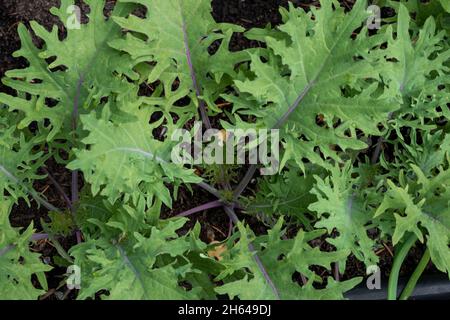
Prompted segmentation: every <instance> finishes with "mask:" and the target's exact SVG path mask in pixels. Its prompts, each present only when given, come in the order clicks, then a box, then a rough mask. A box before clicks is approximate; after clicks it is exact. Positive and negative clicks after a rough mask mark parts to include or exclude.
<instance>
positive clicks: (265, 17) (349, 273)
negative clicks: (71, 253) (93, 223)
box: [0, 0, 440, 300]
mask: <svg viewBox="0 0 450 320" xmlns="http://www.w3.org/2000/svg"><path fill="white" fill-rule="evenodd" d="M107 2H108V4H107V6H106V9H105V10H106V11H108V8H112V7H114V3H115V1H107ZM58 3H59V1H57V0H32V1H30V0H2V1H0V39H1V40H2V41H1V43H0V78H3V77H4V75H5V72H6V71H8V70H13V69H18V68H23V67H25V66H27V62H26V60H25V59H23V58H13V56H12V53H13V52H14V51H16V50H18V49H19V48H20V40H19V37H18V33H17V26H18V24H19V23H24V24H25V25H26V26H27V27H29V25H30V24H29V22H30V21H32V20H35V21H37V22H38V23H39V24H41V25H43V26H45V27H46V28H51V27H52V26H53V25H55V24H56V25H59V26H60V27H61V24H60V22H59V20H58V18H57V17H55V16H53V15H51V14H50V13H49V9H50V8H51V7H54V6H58ZM77 3H78V1H77ZM341 3H342V6H343V7H345V8H346V10H350V9H351V8H352V6H353V4H354V1H351V0H348V1H341ZM293 4H294V6H300V7H302V8H305V9H308V7H309V6H315V5H317V4H318V1H293ZM280 6H284V7H287V6H288V1H285V0H277V1H265V0H253V1H249V0H228V1H223V0H213V1H212V7H213V17H214V18H215V19H216V21H217V22H229V23H234V24H236V25H239V26H242V27H244V28H245V29H246V30H249V29H251V28H253V27H259V28H262V27H265V26H266V25H267V24H269V23H270V24H271V25H272V26H275V25H278V24H280V23H281V15H280V13H279V7H280ZM83 8H86V6H82V9H83ZM391 13H392V11H389V10H386V9H383V14H384V15H385V16H386V15H389V14H391ZM34 40H35V44H36V45H41V44H42V43H41V42H40V41H39V40H38V39H37V38H35V39H34ZM259 46H261V43H260V42H259V41H256V40H249V39H247V38H245V36H244V35H243V34H242V33H239V34H237V35H235V36H233V38H232V41H231V44H230V48H231V50H232V51H234V52H237V51H240V50H243V49H247V48H257V47H259ZM0 92H6V93H9V94H14V91H13V90H12V89H11V88H9V87H7V86H5V85H3V84H0ZM212 121H217V120H214V119H212ZM373 152H374V151H373V149H370V150H368V151H367V156H372V154H373ZM384 152H386V154H389V153H394V152H396V151H395V150H384ZM45 164H46V168H47V170H48V172H50V173H51V175H52V177H53V179H54V180H56V181H57V184H55V183H54V181H52V179H50V178H46V179H43V180H36V181H35V183H34V189H35V190H36V191H37V192H39V193H40V194H42V195H44V196H45V198H46V199H47V200H48V202H49V203H50V204H52V205H54V206H55V207H57V208H64V207H65V206H66V203H65V201H64V199H63V197H62V195H61V192H59V191H58V190H57V187H56V185H59V186H61V187H62V188H63V189H64V191H65V192H66V193H67V194H70V191H71V172H70V171H69V170H68V169H66V168H65V167H64V166H63V165H61V164H58V163H57V162H56V161H54V160H53V159H49V160H47V161H46V163H45ZM246 168H248V167H247V166H245V167H244V168H243V169H242V170H240V171H238V177H237V178H236V180H237V181H239V180H240V179H241V178H242V177H243V175H244V174H245V172H246V170H245V169H246ZM39 173H40V174H45V172H44V171H42V169H40V171H39ZM83 184H84V181H83V178H82V177H81V176H80V178H79V185H80V187H82V186H83ZM257 191H258V190H257V189H256V184H255V181H254V180H252V182H251V183H250V189H249V190H247V191H246V194H248V195H252V194H253V193H254V192H257ZM213 200H215V198H214V197H213V196H212V195H211V194H209V193H208V192H206V191H205V190H203V189H201V188H198V187H196V186H194V187H193V192H191V191H190V190H188V189H187V188H186V187H181V188H180V190H179V194H178V197H177V198H176V199H175V201H174V203H173V206H172V208H171V209H169V208H168V207H167V206H163V209H162V213H161V218H169V217H173V216H175V215H177V214H179V213H182V212H184V211H186V210H189V209H191V208H194V207H197V206H199V205H201V204H204V203H207V202H209V201H213ZM238 216H239V218H240V219H241V220H246V222H247V223H249V225H250V227H251V229H252V230H253V232H254V233H255V234H256V235H263V234H266V232H267V230H268V228H267V226H266V225H265V224H264V223H262V222H261V221H260V219H258V218H257V217H256V216H249V215H246V214H245V213H241V212H238ZM41 219H43V220H44V221H47V222H49V217H48V210H47V209H46V208H44V207H42V206H41V207H40V208H38V206H37V203H36V202H35V201H32V202H31V208H29V207H28V205H27V204H26V203H25V201H24V200H23V199H21V200H20V201H19V204H18V205H15V206H14V208H13V210H12V214H11V216H10V221H11V224H12V226H14V227H24V228H25V227H28V226H29V224H30V223H31V222H33V223H34V226H35V228H36V230H37V232H43V229H42V225H41ZM197 221H198V222H200V224H201V233H200V238H201V239H202V240H203V241H204V242H207V243H211V242H213V241H224V240H225V239H227V237H228V235H229V231H230V230H229V229H230V226H229V217H228V216H227V214H226V212H225V211H224V210H223V209H222V208H215V209H212V210H204V211H201V212H199V213H196V214H194V215H192V216H190V221H189V222H188V223H187V224H186V225H185V226H184V227H183V229H182V230H181V231H179V233H180V234H183V233H187V232H188V231H189V230H191V229H192V228H193V227H194V225H195V223H196V222H197ZM297 231H298V229H296V230H294V231H293V232H297ZM373 236H374V237H376V236H377V235H376V234H374V235H373ZM59 240H60V243H61V245H62V246H63V247H64V249H66V250H69V249H70V248H71V247H72V246H73V245H75V244H76V243H77V239H76V235H75V234H72V235H70V236H67V237H61V238H60V239H59ZM313 246H315V247H319V248H321V249H322V250H324V251H330V252H332V251H334V249H333V247H332V246H331V245H330V244H329V243H327V242H326V241H325V237H323V238H320V239H316V240H314V243H313ZM33 250H34V251H35V252H38V253H40V254H42V259H43V261H46V262H47V263H49V264H51V265H52V266H54V267H55V268H54V269H53V270H52V271H50V272H48V273H47V280H48V283H49V290H48V292H47V294H45V295H44V296H42V299H51V300H53V299H71V298H75V297H76V294H75V293H74V292H69V291H66V290H65V288H64V287H61V286H60V285H61V281H63V279H64V274H65V273H66V269H65V268H64V267H56V266H55V264H54V257H55V256H58V252H57V250H56V249H55V247H54V246H53V245H52V243H51V241H49V240H41V241H39V242H37V243H36V244H35V245H34V247H33ZM424 251H425V246H422V245H418V246H416V247H415V248H413V249H412V250H411V251H410V252H409V253H408V255H407V258H406V260H405V262H404V264H403V266H402V268H401V272H400V275H401V276H403V277H409V276H410V275H411V274H412V272H413V271H414V270H415V268H416V266H417V264H418V263H419V261H420V259H421V257H422V256H423V254H424ZM394 253H395V250H394V247H393V245H392V243H390V242H386V243H383V247H382V248H380V250H378V251H377V252H376V255H377V256H378V257H379V259H380V262H379V267H380V269H381V272H382V277H383V278H385V279H386V278H387V277H389V273H390V269H391V267H392V263H393V254H394ZM316 270H317V272H318V273H319V274H320V276H322V277H323V278H324V279H326V278H327V277H328V276H331V277H335V278H336V280H338V281H344V280H347V279H351V278H354V277H356V276H362V277H365V276H366V274H365V273H366V270H365V266H364V263H362V262H361V261H359V260H358V259H356V258H355V257H353V256H351V257H350V258H349V259H348V260H347V265H346V270H345V272H344V273H343V274H341V275H337V272H336V270H326V269H325V268H320V267H317V269H316ZM424 274H425V275H434V274H440V272H439V271H438V270H437V269H436V267H435V266H434V265H433V264H432V263H429V264H428V266H427V267H426V270H425V273H424ZM66 294H67V295H66Z"/></svg>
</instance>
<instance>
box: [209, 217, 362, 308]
mask: <svg viewBox="0 0 450 320" xmlns="http://www.w3.org/2000/svg"><path fill="white" fill-rule="evenodd" d="M282 226H283V219H280V220H279V221H278V223H277V224H276V225H275V227H274V228H273V229H272V230H270V231H269V232H268V235H267V236H260V237H258V238H256V239H255V241H254V242H255V243H256V246H255V247H256V248H257V249H256V252H257V254H258V255H259V256H260V258H261V261H262V263H263V265H264V266H265V268H266V269H267V272H268V275H269V276H270V278H271V279H272V281H273V283H274V285H275V287H276V288H277V290H278V291H279V295H280V298H281V299H289V300H292V299H296V300H298V299H300V300H304V299H305V300H306V299H342V298H343V293H344V292H345V291H347V290H350V289H351V288H353V287H354V286H355V285H357V284H358V283H359V282H360V281H361V279H360V278H354V279H352V280H349V281H344V282H341V283H335V282H334V281H333V280H332V279H328V285H327V287H326V288H325V289H316V288H314V286H313V284H314V283H315V282H316V281H319V282H320V277H319V276H318V275H317V274H316V273H315V272H314V271H312V270H311V268H310V267H311V266H321V267H324V268H327V269H330V268H331V266H330V264H331V263H332V262H334V261H337V260H341V259H343V258H345V257H346V256H347V255H348V253H349V252H348V250H340V251H336V252H322V251H320V249H319V248H312V247H311V246H310V245H309V244H308V242H309V241H311V240H313V239H315V238H317V237H318V236H320V235H321V233H322V232H321V231H314V232H304V231H302V230H300V231H299V233H298V234H297V236H296V237H295V239H289V240H282V239H281V238H282V236H283V234H284V231H282ZM238 227H239V233H240V239H239V241H238V243H237V244H236V245H235V246H234V247H233V248H232V249H231V250H229V252H228V254H227V255H225V259H224V261H223V262H222V263H223V265H224V266H225V270H224V271H222V272H221V273H220V274H219V276H218V277H217V278H216V280H222V281H224V282H225V284H224V285H223V286H220V287H218V288H217V289H216V291H217V292H218V293H220V294H228V295H229V296H230V298H233V297H239V298H240V299H244V300H246V299H252V300H254V299H275V297H274V294H273V291H272V290H271V289H270V287H269V285H268V283H267V280H266V279H265V277H264V276H263V275H262V273H261V271H260V269H259V268H258V266H257V264H256V262H255V260H254V258H253V254H252V253H251V252H250V251H249V249H248V244H249V243H250V242H251V240H250V239H249V231H248V230H247V229H246V228H245V227H244V226H243V225H242V224H239V225H238ZM252 238H253V237H252ZM294 273H301V274H303V275H304V276H306V277H307V278H308V282H307V283H306V284H305V285H304V286H303V287H302V286H300V284H299V283H298V282H297V281H295V280H293V275H294ZM230 276H232V277H230ZM236 278H237V279H236ZM228 279H229V280H228Z"/></svg>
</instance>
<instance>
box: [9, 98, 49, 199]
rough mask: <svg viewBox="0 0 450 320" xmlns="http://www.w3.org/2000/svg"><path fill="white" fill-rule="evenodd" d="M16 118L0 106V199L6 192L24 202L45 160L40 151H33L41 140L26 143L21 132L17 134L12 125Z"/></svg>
mask: <svg viewBox="0 0 450 320" xmlns="http://www.w3.org/2000/svg"><path fill="white" fill-rule="evenodd" d="M19 119H20V117H19V116H17V115H15V114H13V113H9V112H8V110H7V109H5V108H1V107H0V197H3V195H4V194H5V192H7V193H8V194H9V195H10V196H11V197H12V198H14V199H15V200H16V201H17V200H18V199H19V198H25V199H28V196H27V192H28V191H29V188H30V187H31V186H32V182H33V180H35V179H39V178H41V176H39V175H38V174H37V169H38V168H39V167H40V166H41V165H42V163H43V162H44V161H45V159H46V157H44V156H43V153H42V152H33V147H34V146H35V144H37V143H39V142H40V141H41V140H42V139H40V138H32V139H28V140H27V139H26V138H25V135H24V133H18V132H17V128H16V126H15V125H13V124H14V123H16V122H17V121H18V120H19ZM27 201H28V200H27Z"/></svg>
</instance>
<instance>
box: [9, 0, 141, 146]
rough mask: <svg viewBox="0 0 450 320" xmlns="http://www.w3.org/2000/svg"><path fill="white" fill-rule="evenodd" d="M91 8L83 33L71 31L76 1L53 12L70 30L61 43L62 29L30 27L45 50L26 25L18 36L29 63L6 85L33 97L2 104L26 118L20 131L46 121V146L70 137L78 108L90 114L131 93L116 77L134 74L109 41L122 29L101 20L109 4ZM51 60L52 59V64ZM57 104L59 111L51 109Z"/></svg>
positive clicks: (99, 0)
mask: <svg viewBox="0 0 450 320" xmlns="http://www.w3.org/2000/svg"><path fill="white" fill-rule="evenodd" d="M85 2H86V4H88V5H89V7H90V14H89V18H90V22H89V23H87V24H81V25H80V28H79V29H77V28H71V27H70V26H68V25H67V24H68V22H69V21H70V19H69V14H68V13H67V12H69V11H68V8H69V6H71V5H74V1H73V0H62V1H61V7H60V8H59V9H56V8H53V9H52V10H51V12H52V13H53V14H54V15H56V16H58V17H59V18H60V20H61V22H62V23H63V24H64V26H65V27H66V30H67V36H66V37H65V38H64V39H63V40H60V39H59V35H58V28H57V27H56V26H54V27H53V29H52V31H50V32H49V31H47V30H46V29H45V28H44V27H43V26H41V25H39V24H38V23H37V22H34V21H33V22H31V27H32V29H33V31H34V33H35V34H36V35H37V36H38V37H39V38H40V39H42V40H43V41H44V43H45V44H44V47H43V48H42V49H39V48H37V47H35V46H34V44H33V42H32V38H31V34H30V33H29V32H28V30H27V29H26V27H25V26H24V25H23V24H20V25H19V28H18V32H19V36H20V39H21V42H22V47H21V49H20V50H19V51H17V52H16V53H15V54H14V56H15V57H23V58H25V59H26V60H27V61H28V62H29V67H27V68H25V69H18V70H10V71H8V72H7V73H6V75H7V78H4V79H3V83H4V84H5V85H7V86H9V87H11V88H13V89H15V90H17V91H18V92H19V93H21V94H22V93H23V94H25V93H26V94H29V95H30V96H31V98H29V99H26V98H23V97H13V96H10V95H7V94H5V93H0V103H5V104H7V105H9V106H10V108H11V110H20V111H23V112H24V113H25V118H24V119H23V120H22V121H21V122H20V123H19V128H24V127H27V126H28V125H29V124H30V123H31V122H33V121H38V122H42V123H43V122H44V120H46V119H48V120H49V121H50V124H51V128H52V130H51V131H50V132H49V134H48V140H52V139H53V138H54V137H55V135H57V134H58V133H60V132H61V131H62V132H70V131H71V126H72V114H73V112H74V106H75V104H77V103H79V110H80V112H81V113H86V112H87V110H90V109H92V107H93V106H94V107H95V106H96V104H97V103H99V102H100V100H101V99H102V98H104V97H108V96H110V95H111V94H113V93H114V94H123V93H126V92H128V91H130V90H133V88H134V87H133V86H132V85H130V84H129V83H128V82H127V81H125V80H123V79H121V78H120V77H118V76H116V74H126V75H128V76H130V77H131V78H135V77H136V76H135V75H134V74H133V73H132V72H131V62H130V61H128V57H127V56H125V55H122V54H121V53H120V52H118V51H116V50H114V49H112V48H110V47H109V46H108V41H111V40H113V39H114V38H116V37H120V28H119V27H118V26H117V25H116V24H115V23H114V22H113V21H111V20H106V19H105V17H104V15H103V8H104V5H105V0H87V1H85ZM130 9H131V8H130V6H126V5H123V4H118V5H117V6H116V7H115V10H114V14H115V15H124V14H127V13H128V12H129V11H130ZM48 59H51V62H50V63H49V62H48V61H49V60H48ZM53 102H54V103H55V104H56V105H53Z"/></svg>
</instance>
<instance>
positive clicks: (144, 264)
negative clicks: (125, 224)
mask: <svg viewBox="0 0 450 320" xmlns="http://www.w3.org/2000/svg"><path fill="white" fill-rule="evenodd" d="M185 223H186V219H178V220H175V221H170V222H168V223H167V224H166V225H165V226H163V227H161V228H157V227H152V228H151V230H150V233H149V236H145V235H142V234H140V233H138V232H135V233H134V234H133V235H131V236H130V237H129V238H126V239H122V240H120V241H115V240H114V239H107V238H106V237H101V238H98V239H90V240H89V241H86V242H85V243H82V244H78V245H77V246H75V247H73V248H72V249H71V251H70V253H71V255H72V256H74V257H75V264H76V265H78V266H80V268H81V270H82V283H81V290H80V294H79V296H78V299H86V298H90V297H93V296H94V295H95V294H96V293H97V292H99V291H106V292H107V293H106V294H103V295H102V298H103V299H111V300H117V299H119V300H133V299H139V300H141V299H149V300H158V299H159V300H166V299H171V300H182V299H183V300H184V299H195V298H198V296H197V294H199V291H200V288H198V289H197V288H194V289H193V290H190V291H188V290H187V289H185V288H183V287H182V286H180V283H181V281H182V280H183V279H184V278H185V277H186V274H188V273H196V271H195V270H194V269H193V268H192V265H191V264H190V263H189V262H188V260H187V259H186V258H185V255H187V254H188V253H189V252H190V251H191V250H192V251H195V250H196V247H195V246H193V244H194V243H195V241H194V242H192V241H191V240H190V238H189V236H185V237H179V236H178V235H177V233H176V231H177V230H178V229H180V228H181V227H182V226H183V225H184V224H185ZM197 254H198V253H197Z"/></svg>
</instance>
